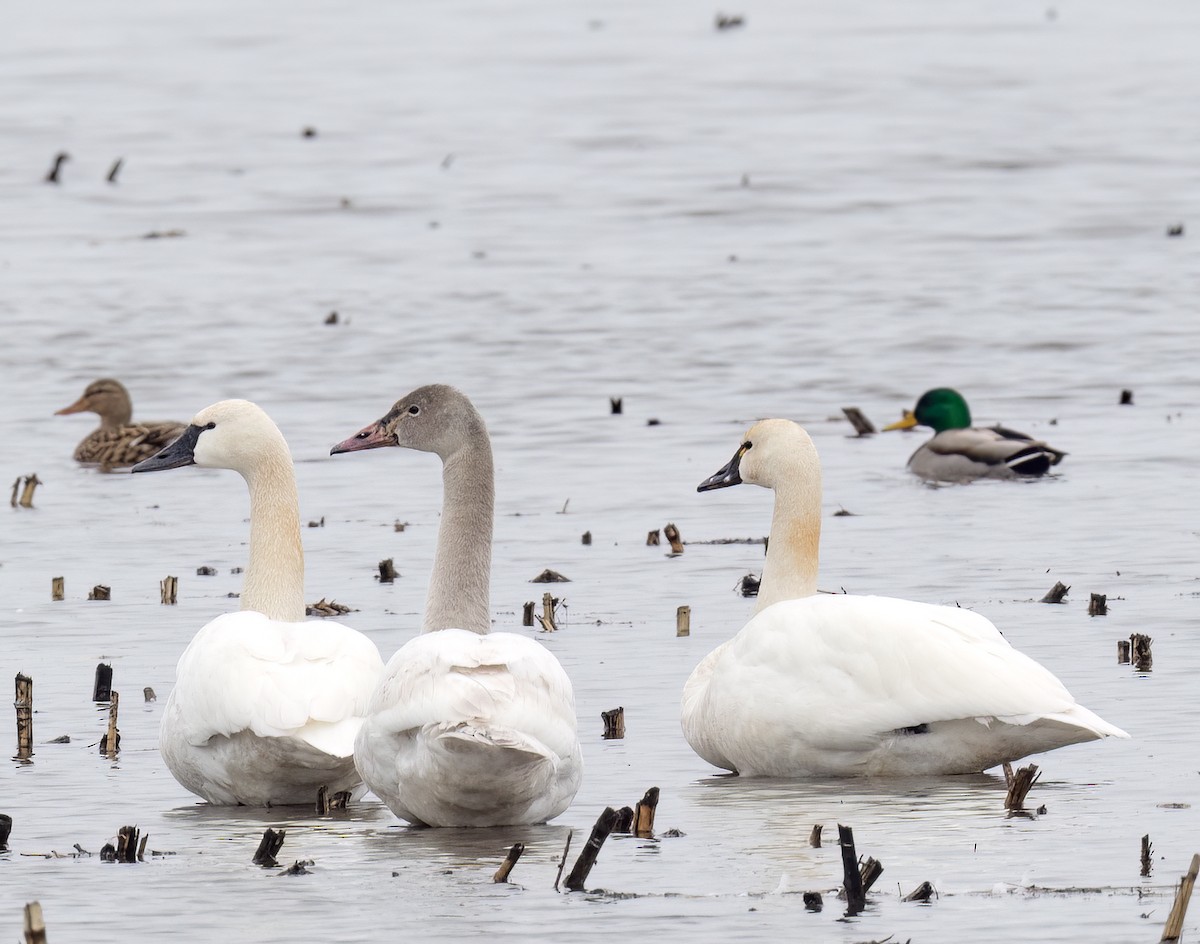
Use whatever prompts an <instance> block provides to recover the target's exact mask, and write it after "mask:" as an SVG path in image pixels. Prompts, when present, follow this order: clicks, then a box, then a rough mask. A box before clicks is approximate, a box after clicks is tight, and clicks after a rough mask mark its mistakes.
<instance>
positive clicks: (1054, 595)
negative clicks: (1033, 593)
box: [1040, 580, 1071, 603]
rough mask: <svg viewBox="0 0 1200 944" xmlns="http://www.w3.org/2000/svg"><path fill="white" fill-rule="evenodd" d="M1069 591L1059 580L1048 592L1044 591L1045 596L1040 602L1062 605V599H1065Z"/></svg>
mask: <svg viewBox="0 0 1200 944" xmlns="http://www.w3.org/2000/svg"><path fill="white" fill-rule="evenodd" d="M1070 589H1071V588H1070V587H1068V586H1067V585H1066V584H1065V583H1063V582H1062V581H1061V580H1060V581H1058V582H1057V583H1056V584H1055V585H1054V586H1053V587H1051V588H1050V589H1049V590H1047V591H1046V595H1045V596H1044V597H1042V599H1041V601H1040V602H1042V603H1062V601H1063V597H1065V596H1066V595H1067V592H1068V591H1069V590H1070Z"/></svg>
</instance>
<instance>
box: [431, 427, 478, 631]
mask: <svg viewBox="0 0 1200 944" xmlns="http://www.w3.org/2000/svg"><path fill="white" fill-rule="evenodd" d="M480 425H481V427H482V423H480ZM494 508H495V484H494V481H493V468H492V447H491V444H490V442H489V441H488V435H487V430H486V427H484V428H482V430H481V434H480V435H472V436H471V437H470V440H469V441H468V443H467V444H466V445H465V446H463V448H461V449H459V450H458V451H457V452H455V453H453V454H452V455H449V456H447V457H446V458H445V460H444V464H443V467H442V523H441V526H440V527H439V528H438V544H437V553H436V554H435V555H434V559H433V576H432V578H431V579H430V581H429V595H428V597H427V598H426V600H425V621H424V623H423V625H422V627H421V631H422V632H426V633H428V632H433V631H434V630H438V629H450V628H458V629H466V630H470V631H471V632H473V633H480V634H481V635H482V634H485V633H487V632H488V630H489V629H490V628H491V616H490V613H489V610H488V607H489V603H490V600H491V583H490V580H491V572H492V520H493V516H494V513H495V511H494Z"/></svg>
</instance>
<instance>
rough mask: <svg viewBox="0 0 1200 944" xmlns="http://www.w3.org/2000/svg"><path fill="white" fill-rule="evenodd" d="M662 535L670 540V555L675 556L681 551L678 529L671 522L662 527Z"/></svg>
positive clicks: (681, 542)
mask: <svg viewBox="0 0 1200 944" xmlns="http://www.w3.org/2000/svg"><path fill="white" fill-rule="evenodd" d="M663 537H665V538H666V539H667V540H668V541H670V542H671V555H672V556H675V555H678V554H682V553H683V541H682V539H681V538H680V537H679V529H678V528H677V527H675V525H673V524H668V525H667V526H666V527H665V528H663Z"/></svg>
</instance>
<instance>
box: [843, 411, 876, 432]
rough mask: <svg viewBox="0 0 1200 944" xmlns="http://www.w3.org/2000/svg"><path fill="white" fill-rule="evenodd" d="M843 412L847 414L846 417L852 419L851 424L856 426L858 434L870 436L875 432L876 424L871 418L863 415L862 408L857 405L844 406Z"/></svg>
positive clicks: (855, 429) (855, 430)
mask: <svg viewBox="0 0 1200 944" xmlns="http://www.w3.org/2000/svg"><path fill="white" fill-rule="evenodd" d="M842 412H843V413H845V414H846V419H848V420H849V421H850V425H851V426H853V427H854V433H855V435H856V436H870V435H871V434H872V433H874V432H875V426H874V425H873V424H872V423H871V421H870V420H869V419H867V418H866V417H865V416H863V412H862V410H860V409H859V408H858V407H856V406H844V407H842Z"/></svg>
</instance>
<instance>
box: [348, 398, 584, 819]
mask: <svg viewBox="0 0 1200 944" xmlns="http://www.w3.org/2000/svg"><path fill="white" fill-rule="evenodd" d="M382 446H403V447H407V448H409V449H417V450H419V451H421V452H432V453H435V454H436V455H437V456H438V457H439V458H440V459H441V460H442V483H443V497H442V523H441V527H440V529H439V530H438V543H437V551H436V553H435V555H434V560H433V574H432V576H431V579H430V583H429V593H428V596H427V597H426V602H425V619H424V621H423V625H422V629H421V633H420V635H418V636H415V637H413V638H412V639H410V640H409V641H408V642H407V643H405V644H404V645H403V646H401V647H400V649H399V650H398V651H397V652H396V654H395V655H394V656H392V658H391V659H390V660H388V664H387V667H386V668H385V669H384V673H383V681H382V682H381V683H380V685H379V688H378V690H376V692H375V695H374V696H373V697H372V699H371V705H370V710H369V712H368V715H367V720H366V722H365V723H364V724H363V727H362V730H361V731H360V732H359V735H358V740H357V741H356V742H355V744H354V762H355V763H356V764H357V765H358V770H359V773H361V774H362V777H363V780H365V781H366V782H367V785H368V786H369V787H370V788H371V789H372V790H374V791H375V794H376V796H378V797H379V798H380V799H381V800H383V802H384V803H386V804H387V805H388V807H389V808H390V809H391V811H392V812H393V813H395V814H396V815H397V816H399V817H400V818H401V819H405V820H408V821H409V822H410V823H423V824H425V825H427V826H524V825H528V824H531V823H544V822H545V821H546V820H548V819H551V818H553V817H555V816H557V815H558V814H559V813H561V812H562V811H563V810H565V809H566V808H567V807H568V806H570V804H571V800H572V799H574V797H575V793H576V791H578V790H579V784H580V781H581V779H582V777H583V759H582V755H581V752H580V747H579V737H578V735H577V734H576V721H575V696H574V692H573V691H572V688H571V680H570V679H569V678H568V677H567V673H566V672H565V671H564V670H563V667H562V665H561V664H559V661H558V659H556V658H555V657H554V654H553V653H552V652H550V650H549V649H547V648H546V647H545V646H543V645H542V644H541V643H539V642H535V641H534V640H532V639H530V638H529V637H527V636H522V635H520V634H518V633H493V632H490V631H489V630H490V629H491V618H490V615H489V611H488V588H489V585H490V575H491V566H492V517H493V505H494V487H493V471H492V446H491V441H490V440H489V438H488V431H487V427H486V426H485V425H484V422H483V417H481V416H480V415H479V413H478V411H477V410H476V409H475V407H474V406H473V405H472V403H471V401H470V400H468V399H467V397H466V396H464V395H463V394H462V393H461V392H459V391H458V390H456V389H454V388H453V387H447V386H444V385H440V384H434V385H431V386H427V387H420V388H418V389H416V390H414V391H413V392H412V393H410V394H408V395H407V396H405V397H403V398H401V399H400V400H399V401H397V402H396V404H395V405H394V406H393V407H392V408H391V410H389V411H388V412H387V414H386V415H385V416H384V417H383V418H382V419H380V420H379V421H377V422H375V423H372V424H371V425H370V426H368V427H366V428H365V429H363V430H361V431H360V432H358V433H357V434H355V435H354V436H351V437H350V438H349V439H347V440H346V441H345V442H342V443H339V444H338V445H336V446H334V447H333V449H331V450H330V452H331V453H341V452H357V451H358V450H360V449H376V448H379V447H382Z"/></svg>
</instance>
